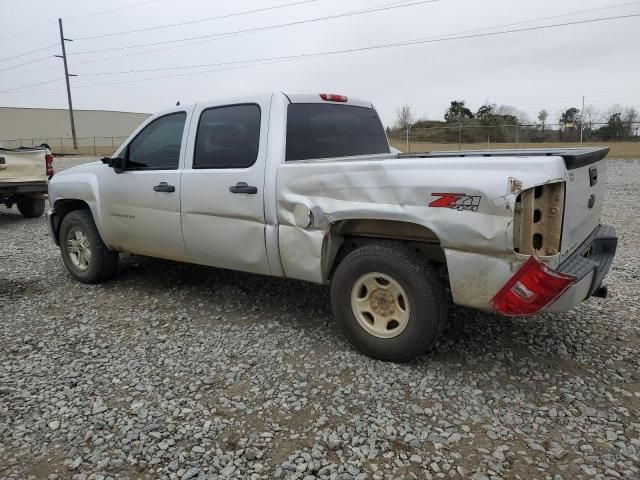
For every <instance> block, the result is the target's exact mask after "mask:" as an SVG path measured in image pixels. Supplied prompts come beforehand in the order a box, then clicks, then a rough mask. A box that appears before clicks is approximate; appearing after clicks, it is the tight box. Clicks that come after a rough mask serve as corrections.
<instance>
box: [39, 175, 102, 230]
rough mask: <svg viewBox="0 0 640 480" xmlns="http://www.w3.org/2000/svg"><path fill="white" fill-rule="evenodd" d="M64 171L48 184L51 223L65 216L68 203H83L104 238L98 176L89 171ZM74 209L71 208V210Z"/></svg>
mask: <svg viewBox="0 0 640 480" xmlns="http://www.w3.org/2000/svg"><path fill="white" fill-rule="evenodd" d="M74 170H75V169H69V170H65V171H64V172H61V173H58V174H56V175H54V176H53V178H52V179H51V182H50V183H49V204H50V205H51V215H50V216H51V218H52V220H51V221H52V222H54V221H55V216H56V215H65V214H66V213H67V212H68V210H67V209H65V208H64V205H65V204H68V203H69V202H75V201H79V202H83V203H84V204H86V205H87V206H88V207H89V210H90V211H91V215H92V216H93V220H94V222H95V224H96V227H97V228H98V232H99V233H100V236H102V237H103V238H104V235H103V230H104V218H103V215H102V211H103V210H102V208H101V205H100V186H99V181H98V176H97V174H96V173H95V172H93V171H91V169H82V168H80V169H78V171H74ZM73 209H75V208H72V209H71V210H73Z"/></svg>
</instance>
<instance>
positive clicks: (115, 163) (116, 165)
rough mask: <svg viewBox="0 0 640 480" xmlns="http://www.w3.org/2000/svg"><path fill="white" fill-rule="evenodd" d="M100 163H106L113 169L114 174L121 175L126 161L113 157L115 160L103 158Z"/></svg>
mask: <svg viewBox="0 0 640 480" xmlns="http://www.w3.org/2000/svg"><path fill="white" fill-rule="evenodd" d="M102 163H106V164H107V165H108V166H109V167H111V168H113V171H114V172H115V173H122V172H124V170H125V167H126V165H127V161H126V159H124V158H122V157H115V158H107V157H105V158H103V159H102Z"/></svg>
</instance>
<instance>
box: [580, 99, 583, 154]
mask: <svg viewBox="0 0 640 480" xmlns="http://www.w3.org/2000/svg"><path fill="white" fill-rule="evenodd" d="M583 138H584V95H583V96H582V110H581V111H580V147H582V139H583Z"/></svg>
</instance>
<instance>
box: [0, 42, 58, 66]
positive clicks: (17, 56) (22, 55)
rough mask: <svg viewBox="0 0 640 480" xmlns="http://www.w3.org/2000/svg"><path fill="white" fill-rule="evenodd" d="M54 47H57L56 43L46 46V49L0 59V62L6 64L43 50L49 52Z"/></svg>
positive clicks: (42, 48) (36, 49)
mask: <svg viewBox="0 0 640 480" xmlns="http://www.w3.org/2000/svg"><path fill="white" fill-rule="evenodd" d="M55 46H57V43H54V44H52V45H47V46H46V47H40V48H35V49H33V50H29V51H28V52H22V53H19V54H18V55H14V56H12V57H5V58H0V62H6V61H7V60H13V59H14V58H20V57H26V56H27V55H31V54H32V53H37V52H41V51H43V50H49V49H50V48H53V47H55Z"/></svg>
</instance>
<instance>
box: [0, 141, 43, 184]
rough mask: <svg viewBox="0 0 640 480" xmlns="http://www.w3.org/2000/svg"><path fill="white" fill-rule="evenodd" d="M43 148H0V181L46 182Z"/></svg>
mask: <svg viewBox="0 0 640 480" xmlns="http://www.w3.org/2000/svg"><path fill="white" fill-rule="evenodd" d="M44 155H45V151H44V150H43V149H24V150H18V149H15V150H5V149H0V159H2V160H0V183H25V182H46V181H47V171H46V165H45V159H44Z"/></svg>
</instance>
